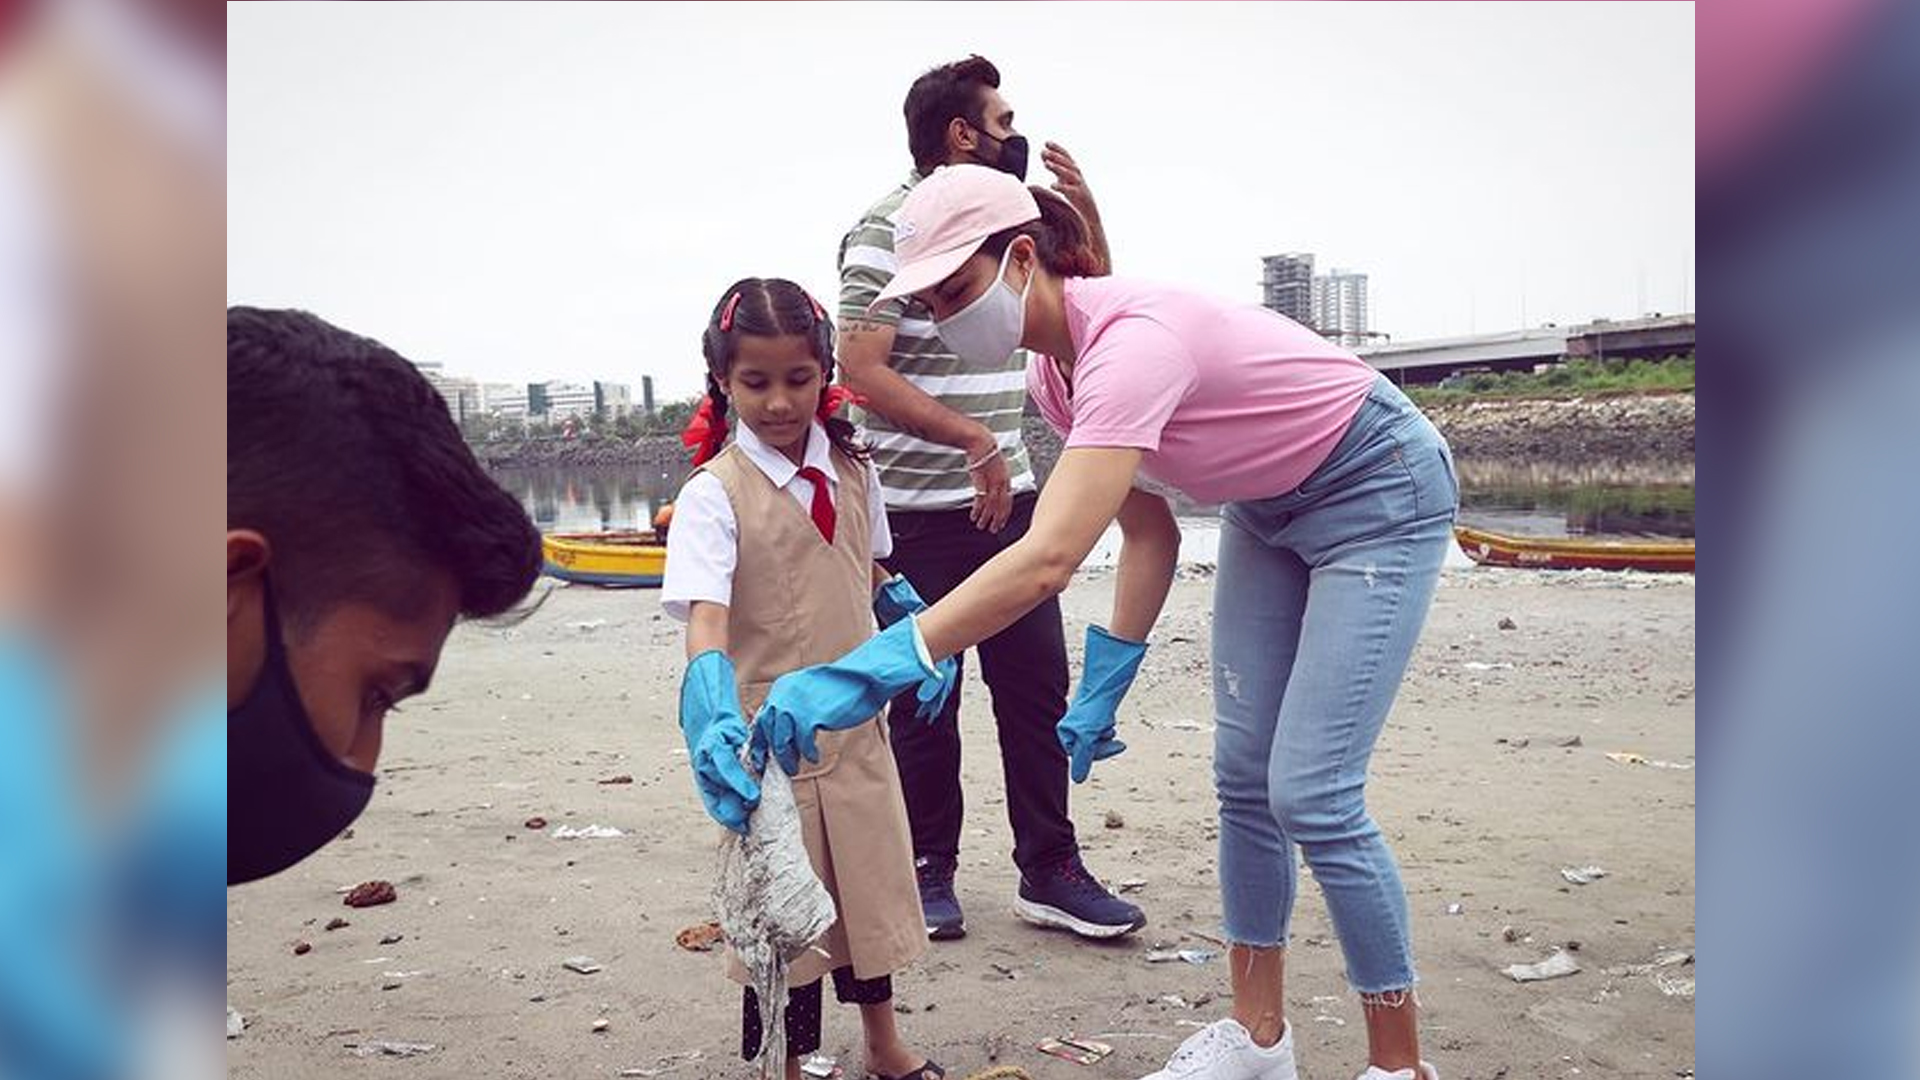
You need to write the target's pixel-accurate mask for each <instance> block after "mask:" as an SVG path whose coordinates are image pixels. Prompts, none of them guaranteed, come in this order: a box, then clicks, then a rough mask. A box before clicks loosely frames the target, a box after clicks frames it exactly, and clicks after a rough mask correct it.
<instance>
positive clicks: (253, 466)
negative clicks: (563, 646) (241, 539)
mask: <svg viewBox="0 0 1920 1080" xmlns="http://www.w3.org/2000/svg"><path fill="white" fill-rule="evenodd" d="M227 528H229V529H254V530H258V531H259V532H260V533H261V534H262V535H264V536H265V537H266V538H267V540H268V542H269V543H270V544H271V545H272V548H273V562H272V568H273V569H272V573H273V589H274V599H275V602H276V603H277V604H279V605H280V608H281V611H282V613H283V615H284V617H285V618H286V619H287V620H288V622H289V624H291V625H293V626H296V627H308V628H310V627H311V626H312V625H313V624H314V623H315V622H316V621H317V620H318V618H319V617H320V616H322V615H324V614H326V612H327V611H328V610H329V609H331V608H332V607H333V606H335V605H337V604H339V603H340V602H342V601H346V600H366V601H371V602H374V603H378V604H381V605H382V606H383V607H385V608H387V609H388V610H391V611H395V612H401V613H405V612H408V611H410V610H412V609H413V608H414V605H416V604H417V603H418V602H419V601H420V600H422V599H423V597H422V596H421V594H420V592H419V589H420V584H419V583H420V581H421V579H422V571H423V570H425V569H428V568H437V569H441V570H445V571H446V572H447V573H449V574H451V575H452V577H453V579H454V582H455V583H456V585H457V587H458V589H459V597H460V600H459V604H460V612H461V614H462V615H465V616H467V617H469V618H488V617H492V616H496V615H500V614H502V613H504V612H507V611H508V610H509V609H511V608H512V607H513V606H514V605H516V604H518V603H519V602H520V601H521V600H522V599H523V598H524V597H525V596H526V595H527V592H528V590H530V589H531V588H532V587H533V583H534V579H535V578H536V577H538V576H539V573H540V558H541V556H540V533H539V530H537V529H536V528H535V527H534V525H533V522H532V521H530V520H528V518H527V514H526V512H525V511H524V510H523V509H522V508H521V506H520V503H519V502H518V501H517V500H516V499H514V497H513V496H511V495H509V494H507V492H506V491H504V490H503V489H502V488H501V487H500V485H499V484H497V483H495V482H494V481H493V479H492V478H491V477H489V476H488V475H487V473H486V471H485V470H484V469H482V468H481V466H480V463H479V462H478V461H476V460H475V459H474V456H473V452H472V451H471V450H469V449H468V448H467V444H466V442H465V440H463V439H462V438H461V437H460V431H459V429H458V428H457V427H456V426H455V425H454V422H453V418H452V417H451V416H450V415H449V414H448V412H447V406H446V403H445V402H444V401H442V400H441V398H440V395H439V394H438V393H437V392H435V390H434V388H433V387H432V385H430V384H429V383H428V382H427V380H426V378H425V377H424V376H422V375H421V374H420V372H419V371H418V370H416V369H415V368H414V366H413V365H412V364H410V363H408V362H407V361H406V360H404V359H402V358H401V357H400V355H399V354H398V353H395V352H394V351H393V350H392V349H389V348H387V347H386V346H385V345H382V344H380V343H379V342H377V341H373V340H371V339H369V338H364V337H361V336H359V335H358V334H353V333H349V332H347V331H345V330H342V329H340V328H339V327H337V326H334V325H332V324H330V323H328V322H326V321H325V320H323V319H321V318H319V317H318V316H315V315H312V314H309V313H307V312H304V311H276V310H264V309H260V308H251V307H230V308H228V309H227Z"/></svg>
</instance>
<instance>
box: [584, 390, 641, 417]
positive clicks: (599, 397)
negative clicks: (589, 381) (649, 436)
mask: <svg viewBox="0 0 1920 1080" xmlns="http://www.w3.org/2000/svg"><path fill="white" fill-rule="evenodd" d="M593 411H594V412H595V413H596V414H597V415H599V416H600V417H601V418H602V419H606V420H618V419H620V418H621V417H623V416H629V415H631V414H632V413H633V388H632V387H630V386H628V385H627V384H626V383H615V382H596V383H594V384H593Z"/></svg>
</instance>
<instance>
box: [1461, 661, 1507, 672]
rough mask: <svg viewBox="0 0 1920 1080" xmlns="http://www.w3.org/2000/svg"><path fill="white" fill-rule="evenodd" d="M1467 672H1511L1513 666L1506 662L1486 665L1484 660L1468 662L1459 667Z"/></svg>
mask: <svg viewBox="0 0 1920 1080" xmlns="http://www.w3.org/2000/svg"><path fill="white" fill-rule="evenodd" d="M1460 666H1461V667H1462V668H1465V669H1466V670H1468V671H1512V670H1513V664H1512V663H1511V662H1509V661H1506V660H1497V661H1495V662H1493V663H1488V662H1486V661H1485V660H1468V661H1466V662H1465V663H1463V664H1461V665H1460Z"/></svg>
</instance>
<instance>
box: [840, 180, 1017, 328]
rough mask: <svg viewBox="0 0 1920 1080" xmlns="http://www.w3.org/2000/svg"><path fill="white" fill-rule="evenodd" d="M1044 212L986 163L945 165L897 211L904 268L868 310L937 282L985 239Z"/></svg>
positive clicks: (896, 241)
mask: <svg viewBox="0 0 1920 1080" xmlns="http://www.w3.org/2000/svg"><path fill="white" fill-rule="evenodd" d="M1039 216H1040V204H1039V203H1036V202H1034V201H1033V192H1031V191H1028V190H1027V186H1026V185H1025V184H1023V183H1021V182H1020V181H1019V180H1017V179H1015V178H1014V177H1013V176H1011V175H1009V174H1007V173H1003V172H1001V171H1000V170H998V169H989V168H987V167H986V166H985V165H942V166H941V167H940V168H938V169H935V170H933V175H932V176H929V177H927V178H926V179H925V180H922V181H920V182H919V183H918V184H915V185H914V188H913V190H912V191H910V192H908V193H907V199H906V201H905V202H903V203H901V204H900V212H899V213H898V214H895V215H894V222H893V254H894V257H895V258H896V259H898V260H899V264H900V268H899V269H898V270H897V271H895V273H894V275H893V280H892V281H890V282H888V283H887V287H886V288H884V289H882V290H880V295H879V296H878V297H876V298H874V301H873V304H870V305H868V310H872V308H873V307H875V306H878V305H879V304H881V303H884V302H885V301H888V300H892V299H893V298H895V297H898V296H905V295H907V294H908V293H914V292H919V291H920V290H921V289H924V288H926V287H927V286H929V285H937V284H939V283H940V282H941V281H944V280H945V279H946V278H947V276H948V275H949V274H952V273H953V272H954V271H955V270H958V269H960V264H961V263H963V262H966V261H967V259H969V258H970V257H972V255H973V253H974V252H976V251H978V250H980V245H981V244H982V243H984V242H985V241H986V239H987V237H989V236H992V235H993V234H994V233H997V232H999V231H1000V230H1002V229H1010V228H1012V227H1014V226H1015V225H1024V224H1026V223H1027V222H1029V221H1033V220H1034V219H1036V218H1038V217H1039Z"/></svg>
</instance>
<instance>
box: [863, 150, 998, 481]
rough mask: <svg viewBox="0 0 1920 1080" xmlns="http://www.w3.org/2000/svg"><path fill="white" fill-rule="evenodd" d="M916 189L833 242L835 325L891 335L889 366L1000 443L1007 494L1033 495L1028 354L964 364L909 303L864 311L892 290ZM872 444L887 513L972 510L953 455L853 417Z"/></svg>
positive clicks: (876, 420)
mask: <svg viewBox="0 0 1920 1080" xmlns="http://www.w3.org/2000/svg"><path fill="white" fill-rule="evenodd" d="M919 182H920V174H919V173H918V172H914V173H909V174H908V176H907V182H906V183H904V184H902V185H900V186H899V187H897V188H895V189H894V190H892V191H891V192H888V193H887V195H886V197H885V198H883V199H881V200H880V201H879V202H877V203H874V204H873V206H872V208H870V209H869V210H868V211H867V212H866V213H865V214H864V215H862V217H861V218H860V223H859V224H858V225H855V226H854V227H853V229H852V230H851V231H850V232H848V233H847V235H846V237H845V238H844V239H842V240H841V241H840V322H841V324H842V325H845V324H846V323H848V322H852V321H856V320H857V321H864V322H875V323H881V324H883V325H887V326H891V327H893V353H892V355H890V356H888V357H887V363H888V364H889V365H890V366H891V367H892V368H893V370H894V371H896V372H898V373H900V375H901V376H902V377H904V378H905V379H906V380H907V381H908V382H910V383H912V384H913V385H915V386H917V387H919V388H920V390H921V391H923V392H924V393H926V394H927V395H928V396H929V397H932V398H934V399H935V400H937V401H939V402H940V404H942V405H945V406H946V407H947V408H949V409H952V410H953V411H954V412H957V413H962V414H964V415H966V416H970V417H972V418H973V419H975V420H978V421H979V422H980V423H982V424H984V425H986V427H987V430H989V431H991V432H993V434H994V437H995V438H997V439H999V441H1000V452H1001V454H1002V455H1004V456H1005V458H1006V461H1007V472H1008V474H1009V475H1010V476H1011V477H1012V479H1013V490H1014V491H1015V492H1022V491H1032V490H1034V486H1035V485H1034V479H1033V469H1032V468H1031V467H1030V466H1029V465H1028V463H1027V447H1026V443H1025V441H1023V440H1022V439H1021V437H1020V417H1021V413H1022V411H1023V409H1024V408H1025V406H1026V401H1027V353H1026V351H1025V350H1021V349H1016V350H1014V353H1013V355H1012V356H1009V357H1007V358H1006V359H1005V360H1003V361H1001V362H999V363H996V364H974V363H970V362H968V361H966V360H962V359H961V358H959V357H958V356H955V355H954V354H953V353H952V352H950V351H949V350H948V349H947V347H946V346H945V345H944V344H942V343H941V341H940V335H939V334H938V333H937V332H935V330H934V327H933V317H932V315H931V314H930V313H929V312H928V311H927V309H926V307H925V306H924V305H922V304H920V303H919V302H917V301H915V300H913V299H911V298H909V297H900V298H899V299H896V300H890V301H888V302H887V303H884V304H882V305H880V306H879V307H877V308H875V309H873V311H872V312H868V310H867V305H869V304H871V303H873V300H874V297H876V296H879V295H880V290H881V289H883V288H885V287H886V285H887V282H889V281H892V280H893V274H894V270H895V267H896V266H897V263H896V262H895V260H894V255H893V222H894V216H895V215H896V214H898V213H899V212H900V204H901V203H902V202H904V201H905V200H906V197H907V192H908V191H909V190H911V189H912V187H913V185H915V184H917V183H919ZM860 419H861V422H862V423H864V425H865V427H866V430H867V436H868V438H869V440H870V441H871V442H872V443H873V463H874V465H875V466H876V467H877V468H878V469H879V472H880V490H881V494H882V495H883V496H884V497H885V498H886V503H887V507H888V509H890V510H909V511H911V510H951V509H955V508H957V507H964V506H968V505H970V504H971V503H972V501H973V481H972V480H971V479H970V478H968V476H967V455H966V453H965V452H964V451H961V450H959V449H957V448H955V447H951V446H946V445H943V444H941V443H935V442H928V441H926V440H925V439H919V438H915V437H914V436H912V435H909V434H907V433H906V432H904V431H901V430H899V429H898V428H896V427H894V426H893V425H892V424H891V423H889V422H888V421H887V418H886V417H884V416H882V415H880V414H879V413H875V412H866V413H865V414H864V416H862V417H860Z"/></svg>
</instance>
